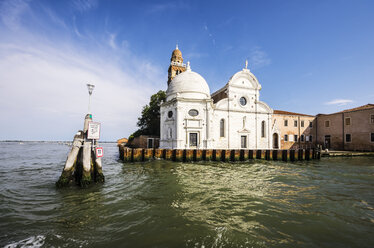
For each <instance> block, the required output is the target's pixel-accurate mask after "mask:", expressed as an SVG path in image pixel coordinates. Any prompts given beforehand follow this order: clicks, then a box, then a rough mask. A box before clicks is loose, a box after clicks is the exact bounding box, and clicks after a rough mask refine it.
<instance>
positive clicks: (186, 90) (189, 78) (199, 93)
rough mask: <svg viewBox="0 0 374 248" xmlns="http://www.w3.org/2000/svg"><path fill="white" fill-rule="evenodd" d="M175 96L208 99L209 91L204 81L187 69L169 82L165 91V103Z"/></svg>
mask: <svg viewBox="0 0 374 248" xmlns="http://www.w3.org/2000/svg"><path fill="white" fill-rule="evenodd" d="M177 95H178V97H184V98H189V99H209V98H210V90H209V86H208V84H207V82H206V81H205V79H204V78H203V77H202V76H201V75H200V74H199V73H196V72H193V71H191V69H189V68H188V69H187V71H185V72H182V73H181V74H179V75H178V76H176V77H175V78H174V79H173V80H172V81H171V82H170V84H169V87H168V89H167V91H166V101H170V100H171V99H173V98H174V97H176V96H177Z"/></svg>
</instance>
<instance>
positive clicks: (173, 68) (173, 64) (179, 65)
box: [168, 44, 187, 86]
mask: <svg viewBox="0 0 374 248" xmlns="http://www.w3.org/2000/svg"><path fill="white" fill-rule="evenodd" d="M186 68H187V67H186V65H185V64H183V57H182V52H181V51H180V50H179V49H178V44H177V46H176V48H175V50H174V51H173V53H172V54H171V59H170V66H169V70H168V86H169V84H170V82H171V80H173V78H175V76H177V75H178V74H180V73H182V72H184V71H186Z"/></svg>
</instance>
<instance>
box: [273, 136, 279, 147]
mask: <svg viewBox="0 0 374 248" xmlns="http://www.w3.org/2000/svg"><path fill="white" fill-rule="evenodd" d="M273 149H279V144H278V134H277V133H274V134H273Z"/></svg>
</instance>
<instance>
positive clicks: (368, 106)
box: [338, 103, 374, 113]
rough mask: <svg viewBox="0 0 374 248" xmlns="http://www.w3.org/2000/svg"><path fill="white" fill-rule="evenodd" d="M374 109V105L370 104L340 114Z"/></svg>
mask: <svg viewBox="0 0 374 248" xmlns="http://www.w3.org/2000/svg"><path fill="white" fill-rule="evenodd" d="M372 108H374V104H371V103H368V104H366V105H362V106H360V107H357V108H351V109H346V110H343V111H340V112H338V113H346V112H353V111H359V110H366V109H372Z"/></svg>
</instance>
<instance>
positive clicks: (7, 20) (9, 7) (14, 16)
mask: <svg viewBox="0 0 374 248" xmlns="http://www.w3.org/2000/svg"><path fill="white" fill-rule="evenodd" d="M28 2H29V1H26V0H13V1H3V2H1V3H0V18H1V21H2V23H4V24H5V26H7V27H8V28H9V29H11V30H17V29H19V27H20V25H21V16H22V14H23V13H24V12H25V11H27V10H28V9H29V5H28Z"/></svg>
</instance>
